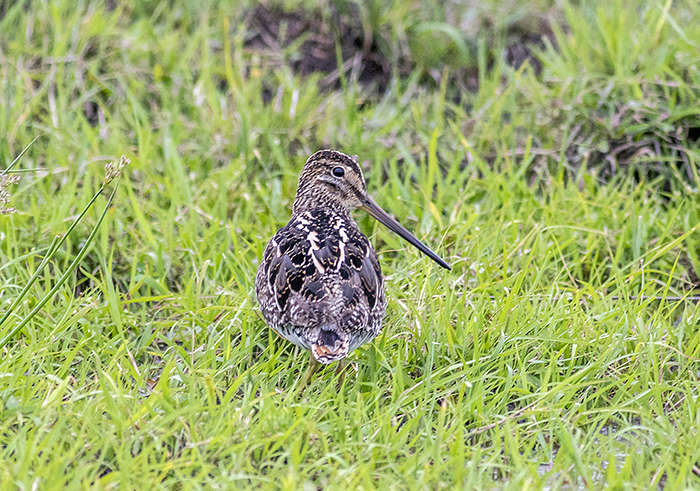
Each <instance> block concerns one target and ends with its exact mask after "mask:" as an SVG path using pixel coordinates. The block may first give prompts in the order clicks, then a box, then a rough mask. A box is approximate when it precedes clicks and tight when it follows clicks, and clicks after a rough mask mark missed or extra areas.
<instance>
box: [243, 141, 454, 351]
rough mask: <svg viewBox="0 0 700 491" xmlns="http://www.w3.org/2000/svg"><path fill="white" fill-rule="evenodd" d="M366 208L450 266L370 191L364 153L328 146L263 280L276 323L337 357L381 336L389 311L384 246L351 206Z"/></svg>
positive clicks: (306, 175) (265, 261)
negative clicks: (359, 156)
mask: <svg viewBox="0 0 700 491" xmlns="http://www.w3.org/2000/svg"><path fill="white" fill-rule="evenodd" d="M356 208H362V209H364V210H366V211H367V212H368V213H370V214H371V215H372V216H374V217H375V218H377V219H378V220H379V221H380V222H382V223H383V224H385V225H386V226H388V227H389V228H390V229H391V230H393V231H394V232H396V233H398V234H399V235H400V236H401V237H403V238H404V239H406V240H408V241H409V242H410V243H412V244H413V245H415V246H416V247H418V248H419V249H420V250H421V251H422V252H424V253H425V254H426V255H428V256H429V257H430V258H432V259H433V260H434V261H435V262H437V263H438V264H439V265H440V266H442V267H444V268H447V269H449V266H448V265H447V263H445V261H443V260H442V259H441V258H440V257H439V256H437V255H436V254H435V253H434V252H432V251H431V250H430V249H428V248H427V247H426V246H425V245H423V244H422V243H421V242H420V241H419V240H418V239H416V238H415V237H414V236H413V235H412V234H411V233H410V232H408V231H407V230H406V229H405V228H403V227H402V226H401V225H400V224H399V223H398V222H397V221H396V220H394V219H393V218H391V217H390V216H389V215H387V214H386V213H385V212H384V211H383V210H382V209H381V208H380V207H379V206H378V205H377V204H376V203H375V202H374V201H373V200H372V199H371V198H370V197H369V196H368V194H367V186H366V185H365V181H364V178H363V176H362V171H361V170H360V166H359V165H358V162H357V160H356V159H353V158H351V157H349V156H347V155H345V154H343V153H340V152H336V151H334V150H321V151H319V152H316V153H315V154H313V155H312V156H311V157H309V159H308V160H307V161H306V164H305V165H304V169H303V171H302V173H301V176H300V177H299V185H298V187H297V194H296V198H295V200H294V205H293V208H292V218H291V220H290V222H289V223H288V224H287V225H286V226H284V227H282V228H281V229H280V230H279V231H278V232H277V233H276V234H275V236H274V237H273V238H272V240H270V242H269V243H268V245H267V247H266V248H265V252H264V254H263V258H262V261H261V262H260V266H259V268H258V274H257V277H256V280H255V289H256V293H257V297H258V302H259V303H260V308H261V310H262V314H263V317H264V318H265V320H266V322H267V323H268V325H269V326H270V327H271V328H272V329H274V330H275V331H276V332H277V333H279V335H280V336H282V337H283V338H285V339H287V340H288V341H290V342H292V343H294V344H295V345H297V346H300V347H302V348H305V349H309V350H311V355H312V360H315V361H317V362H319V363H322V364H329V363H332V362H334V361H337V360H341V359H343V358H345V357H346V356H347V355H348V353H350V352H351V351H353V350H354V349H355V348H357V347H358V346H360V345H362V344H363V343H366V342H367V341H370V340H371V339H373V338H374V337H376V336H377V335H378V334H379V333H380V331H381V327H382V318H383V317H384V313H385V311H386V296H385V294H384V278H383V276H382V269H381V267H380V265H379V261H378V260H377V253H376V252H375V251H374V248H373V247H372V245H371V244H370V242H369V240H368V239H367V237H365V236H364V235H363V234H362V232H360V229H359V228H358V227H357V224H356V223H355V220H353V218H352V215H351V214H350V212H351V211H352V210H354V209H356Z"/></svg>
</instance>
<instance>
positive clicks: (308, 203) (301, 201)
mask: <svg viewBox="0 0 700 491" xmlns="http://www.w3.org/2000/svg"><path fill="white" fill-rule="evenodd" d="M316 209H324V210H329V211H332V212H333V213H335V214H337V215H340V216H342V217H351V215H350V210H348V209H347V208H346V207H345V205H343V203H342V202H341V201H340V199H339V198H338V197H336V196H333V195H331V194H319V193H308V194H306V193H301V194H299V193H297V196H296V198H295V199H294V204H293V205H292V217H296V216H298V215H300V214H302V213H304V212H306V211H311V210H316Z"/></svg>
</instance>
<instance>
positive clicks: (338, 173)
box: [333, 167, 345, 177]
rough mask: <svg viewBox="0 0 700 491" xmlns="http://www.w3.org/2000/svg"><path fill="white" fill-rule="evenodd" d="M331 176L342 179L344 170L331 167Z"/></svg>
mask: <svg viewBox="0 0 700 491" xmlns="http://www.w3.org/2000/svg"><path fill="white" fill-rule="evenodd" d="M333 175H334V176H335V177H343V176H344V175H345V169H343V168H342V167H333Z"/></svg>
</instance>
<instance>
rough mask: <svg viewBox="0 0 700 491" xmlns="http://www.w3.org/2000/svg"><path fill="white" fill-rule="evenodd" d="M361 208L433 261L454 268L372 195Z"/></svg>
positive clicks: (446, 267) (447, 267) (444, 266)
mask: <svg viewBox="0 0 700 491" xmlns="http://www.w3.org/2000/svg"><path fill="white" fill-rule="evenodd" d="M361 209H363V210H365V211H366V212H367V213H369V214H370V215H372V216H373V217H374V218H376V219H377V220H378V221H379V223H382V224H384V225H386V226H387V227H388V228H389V230H391V231H392V232H394V233H396V234H397V235H399V237H401V238H403V239H405V240H407V241H408V242H410V243H411V244H412V245H414V246H415V247H417V248H418V250H419V251H421V252H422V253H423V254H425V255H426V256H428V257H429V258H430V259H432V260H433V261H435V262H436V263H438V264H439V265H440V266H442V267H443V268H445V269H449V270H451V269H452V268H450V265H449V264H447V263H446V262H445V261H444V260H443V259H442V258H441V257H440V256H438V255H437V254H435V253H434V252H433V251H431V250H430V249H429V248H428V246H426V245H425V244H423V243H422V242H421V241H420V240H418V239H417V238H416V237H415V236H414V235H413V234H412V233H411V232H409V231H408V230H406V229H405V228H404V226H403V225H401V224H400V223H399V222H397V221H396V220H395V219H394V218H392V217H391V216H390V215H389V214H388V213H387V212H385V211H384V210H382V209H381V207H380V206H379V205H378V204H377V203H375V202H374V200H373V199H372V198H370V197H367V198H365V202H364V204H363V205H362V207H361Z"/></svg>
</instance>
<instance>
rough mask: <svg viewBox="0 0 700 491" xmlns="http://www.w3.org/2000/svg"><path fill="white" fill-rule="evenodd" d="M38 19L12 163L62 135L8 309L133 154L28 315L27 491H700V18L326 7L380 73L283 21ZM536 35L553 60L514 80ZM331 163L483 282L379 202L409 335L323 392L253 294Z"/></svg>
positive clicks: (558, 9)
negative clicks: (353, 162) (521, 53)
mask: <svg viewBox="0 0 700 491" xmlns="http://www.w3.org/2000/svg"><path fill="white" fill-rule="evenodd" d="M25 4H26V2H25V3H22V2H20V3H17V4H12V5H10V4H0V5H1V6H0V13H1V14H2V17H1V18H0V70H1V71H2V77H0V132H1V133H2V134H3V135H4V136H5V139H4V140H3V141H2V142H0V158H2V159H3V161H4V162H6V165H7V164H10V163H11V162H12V161H13V160H14V159H15V157H17V155H19V154H20V152H21V151H22V149H23V148H25V147H26V146H27V145H28V144H29V143H30V142H32V140H34V138H36V137H38V139H37V140H36V141H35V142H34V143H33V144H32V145H31V147H30V148H29V149H28V150H27V152H26V153H25V154H24V155H23V156H22V158H21V159H20V160H19V161H18V163H17V164H16V165H15V166H14V167H13V168H12V170H11V172H12V173H13V175H18V176H20V181H19V182H18V183H14V184H11V185H9V184H8V185H7V190H8V191H10V193H11V195H10V196H9V197H8V200H9V201H8V203H7V204H8V206H11V207H13V208H16V209H17V212H16V213H13V214H3V215H0V312H2V313H3V314H4V313H5V312H7V311H8V309H9V308H10V306H11V305H12V304H13V302H15V300H16V299H18V296H19V295H21V292H22V289H23V288H24V287H25V286H26V285H27V284H29V282H30V279H31V277H32V275H33V274H34V273H35V271H36V270H37V268H38V267H39V265H40V263H41V262H42V259H43V258H44V256H45V255H46V254H47V250H50V249H49V248H50V246H51V244H52V240H53V237H55V236H57V235H61V236H62V235H63V234H64V233H65V232H66V231H67V230H68V228H69V227H70V226H71V224H72V223H73V222H74V220H75V219H76V218H77V217H78V216H79V214H80V212H81V210H83V209H84V208H85V207H86V205H88V203H89V202H90V200H91V199H92V198H93V196H94V195H95V194H96V193H97V192H98V190H99V189H100V188H101V186H102V184H103V181H104V178H105V171H104V164H105V163H107V162H116V161H117V160H118V159H119V156H120V155H122V154H123V155H126V156H127V157H128V158H130V159H131V164H130V166H129V167H128V168H126V169H125V170H124V171H123V175H122V181H121V183H120V184H119V185H118V188H116V197H115V200H114V202H113V204H112V205H111V206H110V207H109V209H108V212H107V213H106V215H104V218H101V214H100V213H101V210H102V209H103V207H104V205H105V203H106V198H98V200H97V202H96V206H95V207H94V209H90V210H89V211H88V212H87V213H86V215H85V216H84V217H82V220H80V222H79V223H78V224H77V226H76V227H75V229H74V231H73V232H72V233H71V234H70V235H69V236H68V237H67V239H66V241H65V242H64V244H63V245H62V246H61V247H59V248H58V250H56V251H54V255H53V257H52V259H51V261H50V262H49V264H48V266H47V267H46V268H45V269H44V270H43V272H42V273H41V274H40V276H39V279H38V280H37V281H36V282H35V283H34V284H33V285H31V287H30V289H29V292H28V294H27V295H25V296H23V297H19V301H18V302H17V306H16V308H14V310H12V312H11V315H10V316H9V318H8V321H7V322H5V323H4V324H2V325H0V339H1V338H3V337H5V336H6V335H7V334H8V333H10V332H11V331H12V330H13V329H14V328H15V327H16V326H19V325H20V323H21V322H25V324H24V326H23V327H22V329H21V331H20V332H19V334H18V335H16V336H14V337H12V338H11V339H10V340H9V342H8V343H7V344H5V345H4V346H3V347H2V349H1V355H0V356H1V359H0V489H16V488H21V489H30V488H34V489H54V488H55V489H64V488H79V489H103V488H116V487H120V488H122V489H142V488H145V487H150V488H153V489H173V488H175V489H198V488H202V489H210V488H216V489H221V488H231V489H248V488H261V489H271V488H275V489H295V490H296V489H324V490H326V489H375V488H377V489H441V488H448V489H453V488H463V489H650V488H659V489H697V488H699V487H700V444H699V443H698V438H697V434H698V431H699V430H700V401H699V400H698V393H697V392H698V391H697V387H698V376H699V375H698V373H699V372H698V369H699V364H698V360H699V359H700V329H698V326H699V325H700V324H699V323H700V320H699V319H700V307H698V302H697V297H698V295H699V292H698V288H699V286H698V285H699V284H700V280H699V279H698V274H700V249H699V247H700V246H699V244H700V234H699V233H698V227H700V217H699V213H698V210H700V195H699V194H698V183H699V182H700V174H699V173H698V165H697V162H698V157H699V156H700V151H699V150H698V128H699V127H700V126H698V124H697V116H698V109H697V108H698V107H700V105H699V102H700V92H699V88H700V74H699V73H698V68H697V66H698V62H699V58H700V57H699V56H698V49H697V48H698V45H699V44H700V31H699V28H698V25H700V23H698V20H699V19H700V9H698V6H697V5H696V4H695V3H694V2H692V1H689V0H688V1H685V2H684V1H679V2H648V3H647V4H646V5H644V6H640V5H639V4H637V3H636V2H632V1H624V0H615V1H613V2H605V3H598V2H580V3H579V4H567V3H560V2H556V3H548V2H542V1H525V0H523V1H514V2H510V3H508V4H501V3H500V2H485V3H484V4H483V6H481V7H478V8H476V7H472V8H466V7H464V8H462V7H461V6H450V5H448V6H447V7H444V6H442V4H439V5H438V4H436V5H432V4H425V5H424V6H422V7H418V8H409V7H408V6H406V5H404V4H402V3H401V2H396V3H394V4H388V3H386V4H385V3H382V2H366V3H361V2H348V3H347V5H346V4H343V5H345V7H347V8H345V7H343V8H342V9H340V11H339V12H334V11H332V10H331V9H330V8H329V7H328V6H327V4H325V3H322V2H315V3H310V4H304V5H306V6H307V7H308V11H307V13H306V14H303V15H305V16H307V17H308V18H312V19H316V20H314V22H317V23H320V24H318V25H319V26H322V25H327V24H322V23H323V22H331V21H333V19H336V20H337V19H338V18H339V19H340V21H342V22H343V23H344V24H343V25H345V26H346V27H347V29H348V30H350V31H351V32H354V31H352V30H353V29H359V31H357V32H361V33H362V38H363V39H365V40H367V39H371V40H372V46H373V47H372V49H371V56H375V57H377V58H376V59H382V60H386V63H387V67H388V69H387V71H386V72H383V75H381V76H378V77H376V78H374V79H372V78H370V79H369V80H365V79H362V77H361V75H362V74H363V73H365V72H364V71H363V70H364V68H363V67H364V66H365V65H356V66H355V67H354V68H353V66H350V65H348V66H349V68H348V70H347V71H340V72H334V73H333V72H332V73H330V74H329V73H325V72H316V71H312V73H309V74H306V75H301V74H300V73H299V72H298V71H295V69H294V66H295V65H294V63H296V60H298V59H299V57H300V56H304V53H306V52H307V51H306V50H307V48H306V47H305V46H307V45H305V44H304V43H305V42H306V41H305V40H304V39H303V38H300V39H297V40H296V41H295V40H290V42H289V43H287V42H280V43H279V46H277V48H276V49H275V50H271V49H262V48H260V47H259V46H258V45H256V44H255V43H253V41H254V40H255V36H256V32H257V31H255V29H253V28H252V27H250V25H251V23H250V20H251V18H252V17H253V16H254V12H255V9H254V5H253V4H251V5H249V7H248V8H246V9H240V8H235V9H234V8H233V7H232V6H231V5H229V4H227V3H225V2H222V3H216V2H204V4H203V5H202V3H201V2H196V3H195V2H187V1H185V0H180V1H175V2H171V3H170V4H167V3H160V4H153V3H149V2H144V3H143V4H140V3H137V4H136V6H134V7H132V6H128V5H127V4H125V3H119V2H115V4H116V5H115V6H114V8H113V9H111V10H110V9H109V8H107V7H106V6H104V5H101V4H98V3H93V2H83V3H80V4H79V5H77V6H74V5H73V2H68V1H61V0H58V1H56V2H50V3H49V2H32V3H31V6H28V5H25ZM278 7H279V8H280V9H282V10H279V11H278V10H275V8H277V7H271V9H270V10H271V11H272V12H273V13H274V12H277V13H276V14H274V15H277V16H280V15H283V14H282V13H280V12H287V13H290V14H289V15H292V14H293V15H301V14H299V12H302V10H300V9H301V7H302V4H301V3H300V2H285V3H284V4H283V3H282V2H280V3H279V5H278ZM460 9H462V10H460ZM271 15H272V14H271ZM284 15H287V14H284ZM285 19H286V20H285V22H286V24H285V22H283V23H282V24H284V25H286V26H287V27H285V29H287V28H289V29H288V31H287V32H291V27H293V25H294V24H293V22H295V21H294V19H295V17H288V18H285ZM319 19H320V20H319ZM329 19H331V20H329ZM533 19H535V20H537V21H538V22H539V21H540V20H542V19H545V20H546V19H548V20H549V22H548V23H547V26H548V27H547V28H546V29H544V30H543V29H542V27H541V25H540V24H539V23H538V22H534V23H533ZM533 25H534V26H535V27H532V26H533ZM317 27H318V26H317ZM467 28H469V29H470V30H467ZM472 28H473V30H472ZM528 29H529V30H528ZM523 30H524V31H525V34H524V35H521V34H519V33H522V32H523ZM540 31H542V32H544V34H545V35H546V40H545V41H543V42H540V41H539V37H538V40H537V42H534V43H532V44H527V43H526V41H527V40H528V39H531V34H533V33H535V34H539V33H540ZM314 32H316V33H320V34H319V36H321V35H322V34H323V33H324V32H326V31H324V29H323V28H322V27H318V29H316V30H315V31H314ZM329 32H330V31H329ZM528 33H529V34H528ZM280 39H282V38H281V34H280ZM523 40H525V41H523ZM313 41H314V42H317V38H313ZM336 41H337V42H338V43H340V44H338V45H337V46H338V50H337V54H340V55H341V56H342V57H343V59H344V60H346V59H348V58H347V56H346V55H347V53H344V52H343V49H345V47H346V45H344V44H342V43H343V42H344V41H343V39H335V40H334V39H331V42H332V43H335V42H336ZM518 43H521V44H522V45H523V46H526V47H527V50H528V51H529V52H530V53H532V54H533V56H535V57H536V58H527V59H526V62H525V64H523V65H521V66H513V65H512V64H509V63H508V56H506V54H507V53H510V52H512V50H513V49H515V48H512V47H513V46H516V47H517V46H519V45H518ZM273 44H274V43H273ZM332 45H335V44H332ZM418 46H424V47H427V48H430V50H429V51H428V52H427V53H426V52H425V51H421V50H420V49H419V48H418ZM360 49H361V48H360ZM358 67H359V68H358ZM535 68H538V69H537V70H535ZM382 77H384V78H382ZM323 147H332V148H338V149H341V150H345V151H347V152H349V153H352V154H357V155H359V156H360V160H361V162H362V163H363V165H364V166H365V169H366V178H367V182H368V187H369V189H370V193H371V194H372V195H373V196H374V197H375V199H376V200H377V202H378V203H379V204H380V205H382V206H383V207H384V208H385V209H387V210H388V211H390V212H391V213H393V214H394V215H395V216H396V217H397V218H398V219H399V220H400V221H401V222H402V223H404V224H405V225H406V226H407V227H408V228H409V229H411V230H413V231H415V232H416V235H418V236H419V237H420V238H421V239H424V240H425V242H426V243H427V244H428V245H429V246H430V247H431V248H433V249H435V250H437V251H438V252H439V253H440V254H441V255H443V257H445V258H446V259H447V260H448V261H449V262H450V263H451V264H452V266H453V270H452V271H451V272H449V273H448V272H444V271H442V270H439V269H438V268H437V266H435V265H434V264H432V263H431V262H430V260H428V259H426V258H424V257H422V256H421V255H420V254H419V253H418V252H417V251H415V250H413V249H410V248H406V245H405V244H404V243H402V242H401V241H400V240H399V239H398V238H397V237H395V236H393V235H391V234H390V232H388V231H387V230H385V229H384V228H382V227H381V226H379V225H378V224H376V223H375V222H374V221H372V220H371V219H370V218H369V217H366V216H364V215H361V214H357V215H356V217H357V219H358V223H359V225H360V227H361V228H362V229H363V231H364V232H365V233H367V234H368V235H371V237H372V241H373V243H374V244H375V245H376V247H377V249H378V251H379V253H380V260H381V263H382V267H383V271H384V273H385V275H386V277H387V281H386V283H387V294H388V298H389V307H388V312H387V318H386V319H385V329H384V331H383V333H382V335H381V336H380V337H379V338H377V339H376V340H375V341H374V342H372V343H370V344H368V345H365V346H364V347H362V348H360V349H358V350H357V351H356V352H355V353H354V354H353V355H352V356H351V357H350V361H351V366H350V367H349V371H348V374H347V376H346V377H345V379H344V381H343V382H342V384H341V385H340V386H338V385H337V378H336V376H335V375H334V374H333V371H332V370H326V371H323V372H321V373H319V374H318V375H317V377H316V378H315V380H314V381H313V382H312V384H311V385H310V387H309V388H308V389H307V390H306V391H305V392H303V393H300V392H299V391H298V390H297V388H298V385H299V381H300V377H302V376H303V374H304V372H305V370H306V368H307V359H306V353H304V352H300V351H298V350H296V349H294V348H293V347H292V346H290V345H289V344H288V343H286V342H284V341H282V340H280V339H279V338H277V336H276V335H274V334H273V333H271V332H270V331H269V330H268V329H267V327H266V326H265V325H264V323H263V322H262V320H261V317H260V315H259V313H258V311H257V306H256V302H255V299H254V293H253V282H254V277H255V272H256V268H257V264H258V261H259V258H260V257H261V255H262V250H263V248H264V246H265V244H266V242H267V240H268V239H269V238H270V237H271V236H272V234H273V233H274V232H275V231H276V230H277V228H279V227H280V226H282V225H283V224H284V223H286V221H287V220H288V218H289V213H290V211H289V210H290V207H291V202H292V200H293V196H294V190H295V186H296V179H297V176H298V173H299V171H300V168H301V165H302V164H303V162H304V160H305V157H306V156H308V155H309V154H310V153H312V152H313V151H315V150H317V149H318V148H323ZM114 186H115V183H112V185H111V187H110V189H109V190H110V191H112V190H114V189H115V188H114ZM99 220H102V223H101V225H100V226H99V229H97V234H96V235H95V236H94V240H92V241H88V240H87V238H88V237H89V236H90V233H91V231H92V230H93V228H94V227H96V225H98V221H99ZM81 254H85V255H84V257H83V258H82V261H80V264H79V266H78V268H77V269H76V270H75V271H74V272H73V273H72V274H69V276H68V280H67V281H65V282H63V280H62V279H61V277H62V276H63V275H64V274H65V273H66V272H67V271H68V272H70V264H71V262H72V261H73V260H74V259H75V258H76V257H79V256H80V255H81ZM55 285H59V288H58V291H57V292H56V294H55V295H54V296H52V297H51V299H50V301H48V302H47V303H46V304H45V305H44V306H43V308H42V309H41V310H40V311H39V313H38V314H37V315H35V316H33V317H31V318H30V319H28V320H27V316H29V314H30V313H31V312H32V310H33V309H34V308H35V307H36V306H37V304H38V302H40V301H41V299H42V298H44V296H45V295H46V294H47V293H48V292H49V291H50V290H51V289H52V288H53V287H54V286H55ZM689 297H694V298H695V299H694V300H693V299H692V298H689Z"/></svg>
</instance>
